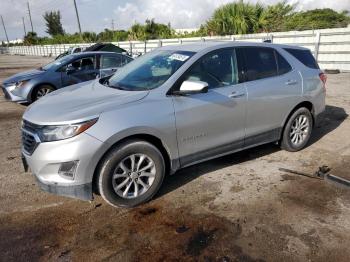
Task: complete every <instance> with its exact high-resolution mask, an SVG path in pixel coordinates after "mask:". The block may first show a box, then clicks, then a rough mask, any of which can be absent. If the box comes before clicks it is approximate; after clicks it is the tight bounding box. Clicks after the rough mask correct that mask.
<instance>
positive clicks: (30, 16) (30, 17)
mask: <svg viewBox="0 0 350 262" xmlns="http://www.w3.org/2000/svg"><path fill="white" fill-rule="evenodd" d="M27 6H28V14H29V20H30V25H31V27H32V32H34V29H33V22H32V15H31V14H30V8H29V2H27Z"/></svg>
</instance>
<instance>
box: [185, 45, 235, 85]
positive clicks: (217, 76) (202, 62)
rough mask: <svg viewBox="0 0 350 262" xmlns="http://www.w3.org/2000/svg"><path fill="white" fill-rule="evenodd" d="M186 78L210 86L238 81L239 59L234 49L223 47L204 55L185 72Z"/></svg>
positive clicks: (231, 83)
mask: <svg viewBox="0 0 350 262" xmlns="http://www.w3.org/2000/svg"><path fill="white" fill-rule="evenodd" d="M184 80H196V81H203V82H206V83H208V85H209V88H217V87H222V86H229V85H233V84H237V83H238V70H237V59H236V54H235V50H234V49H231V48H230V49H221V50H216V51H214V52H211V53H209V54H206V55H204V56H203V57H202V58H200V59H199V60H198V61H197V62H195V64H194V65H193V66H192V68H191V69H190V70H189V71H188V72H186V73H185V75H184Z"/></svg>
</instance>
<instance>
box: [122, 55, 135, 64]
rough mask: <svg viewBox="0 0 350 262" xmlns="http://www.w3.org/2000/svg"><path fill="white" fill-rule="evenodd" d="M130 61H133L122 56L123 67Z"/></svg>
mask: <svg viewBox="0 0 350 262" xmlns="http://www.w3.org/2000/svg"><path fill="white" fill-rule="evenodd" d="M132 60H133V59H132V58H130V57H128V56H125V55H123V65H126V64H128V63H130V62H131V61H132Z"/></svg>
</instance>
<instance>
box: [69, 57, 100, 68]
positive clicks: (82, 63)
mask: <svg viewBox="0 0 350 262" xmlns="http://www.w3.org/2000/svg"><path fill="white" fill-rule="evenodd" d="M67 67H73V68H74V69H75V70H76V71H85V70H92V69H94V68H95V57H94V56H91V57H84V58H80V59H77V60H74V61H73V62H72V63H70V64H68V65H67Z"/></svg>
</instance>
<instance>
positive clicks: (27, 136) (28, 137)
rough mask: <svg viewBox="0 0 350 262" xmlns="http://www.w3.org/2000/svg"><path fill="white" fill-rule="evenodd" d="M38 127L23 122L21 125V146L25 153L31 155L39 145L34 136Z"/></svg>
mask: <svg viewBox="0 0 350 262" xmlns="http://www.w3.org/2000/svg"><path fill="white" fill-rule="evenodd" d="M38 128H39V126H38V125H35V124H33V123H30V122H28V121H26V120H23V125H22V146H23V150H24V152H25V153H27V154H29V155H31V154H33V153H34V151H35V149H36V148H37V146H38V145H39V143H40V141H39V139H38V136H37V135H36V131H37V130H38Z"/></svg>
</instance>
